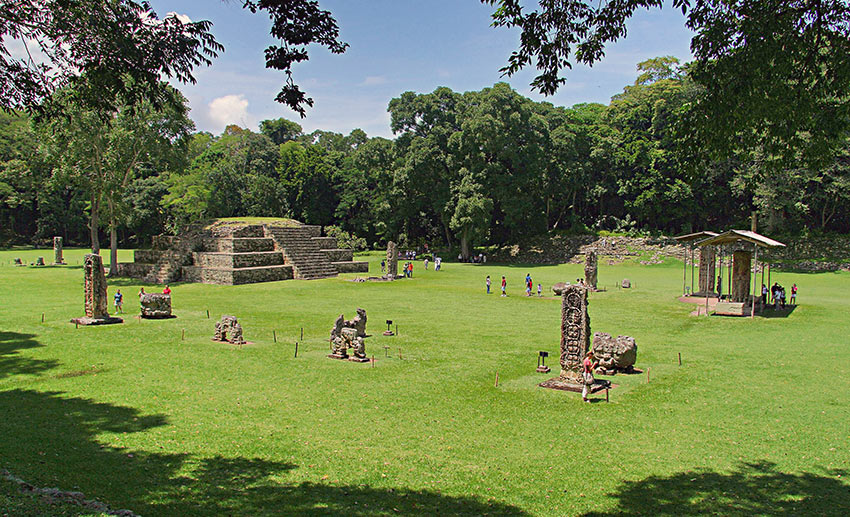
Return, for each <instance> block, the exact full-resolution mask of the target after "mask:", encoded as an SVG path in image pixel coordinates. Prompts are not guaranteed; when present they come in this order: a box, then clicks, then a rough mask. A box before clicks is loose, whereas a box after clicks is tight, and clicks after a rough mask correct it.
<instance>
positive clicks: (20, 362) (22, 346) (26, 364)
mask: <svg viewBox="0 0 850 517" xmlns="http://www.w3.org/2000/svg"><path fill="white" fill-rule="evenodd" d="M35 337H36V336H35V334H19V333H17V332H7V331H0V379H4V378H6V377H9V376H11V375H36V374H39V373H41V372H44V371H46V370H50V369H51V368H55V367H56V366H58V364H59V362H58V361H56V360H53V359H50V360H44V359H31V358H29V357H23V356H21V355H20V353H19V350H26V349H29V348H37V347H42V346H44V345H42V344H41V343H39V342H38V341H36V340H35Z"/></svg>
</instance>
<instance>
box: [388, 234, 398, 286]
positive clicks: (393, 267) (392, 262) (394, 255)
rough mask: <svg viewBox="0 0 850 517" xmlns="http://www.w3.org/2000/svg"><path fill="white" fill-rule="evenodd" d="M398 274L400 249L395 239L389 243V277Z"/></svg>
mask: <svg viewBox="0 0 850 517" xmlns="http://www.w3.org/2000/svg"><path fill="white" fill-rule="evenodd" d="M397 276H398V249H397V248H396V245H395V243H394V242H393V241H389V242H388V243H387V278H389V279H394V278H395V277H397Z"/></svg>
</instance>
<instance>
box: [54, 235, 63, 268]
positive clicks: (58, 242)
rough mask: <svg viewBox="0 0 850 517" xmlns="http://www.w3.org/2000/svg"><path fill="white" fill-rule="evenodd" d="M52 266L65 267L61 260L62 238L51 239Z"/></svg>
mask: <svg viewBox="0 0 850 517" xmlns="http://www.w3.org/2000/svg"><path fill="white" fill-rule="evenodd" d="M53 264H54V265H57V266H62V265H65V260H64V259H63V258H62V237H53Z"/></svg>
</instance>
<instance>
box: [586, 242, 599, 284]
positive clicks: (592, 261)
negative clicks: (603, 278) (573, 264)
mask: <svg viewBox="0 0 850 517" xmlns="http://www.w3.org/2000/svg"><path fill="white" fill-rule="evenodd" d="M596 275H597V259H596V252H595V251H593V250H590V251H588V252H587V255H586V256H585V262H584V283H585V285H586V286H587V288H588V289H593V290H594V291H595V290H596Z"/></svg>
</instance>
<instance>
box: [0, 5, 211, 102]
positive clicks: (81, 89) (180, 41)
mask: <svg viewBox="0 0 850 517" xmlns="http://www.w3.org/2000/svg"><path fill="white" fill-rule="evenodd" d="M211 26H212V24H211V23H210V22H208V21H200V22H191V21H185V20H183V19H180V18H179V17H178V16H176V15H173V14H169V15H168V16H166V17H164V18H159V17H157V15H156V13H155V12H154V11H153V10H152V9H151V8H150V6H149V5H148V3H147V2H135V1H132V0H16V1H3V2H0V106H2V107H3V108H6V109H20V108H26V109H30V110H39V109H41V107H42V104H41V103H42V101H43V100H45V99H46V98H47V97H48V96H49V95H50V94H51V93H52V92H54V91H56V90H58V89H61V88H66V87H73V91H74V92H75V97H76V102H77V104H78V105H79V106H81V107H83V108H85V109H90V110H97V111H98V112H100V113H101V114H104V115H105V116H108V115H109V113H111V112H113V111H114V110H115V109H116V108H117V104H116V102H117V99H119V98H120V99H122V102H123V103H124V106H135V105H137V104H139V103H140V102H141V101H142V100H145V101H148V102H151V103H152V104H153V105H154V106H159V105H160V104H161V103H162V102H165V101H168V100H171V99H172V97H171V96H170V94H169V93H168V91H167V90H166V89H165V88H163V84H164V83H162V82H161V80H160V79H161V76H165V77H169V78H172V77H173V78H175V79H177V80H178V81H181V82H191V83H194V82H195V78H194V76H193V75H192V70H193V68H194V67H195V66H197V65H201V64H204V65H208V64H210V62H211V61H210V59H211V58H214V57H215V56H216V55H217V54H218V52H220V51H221V50H222V49H223V47H222V46H221V45H220V44H219V43H218V42H217V41H216V40H215V38H214V37H213V36H212V34H210V32H209V29H210V27H211ZM11 42H17V44H18V45H20V46H22V47H23V49H24V51H25V56H24V57H13V55H12V53H11V52H10V50H9V45H10V44H11ZM83 76H85V79H82V78H83ZM127 78H130V80H127Z"/></svg>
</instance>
